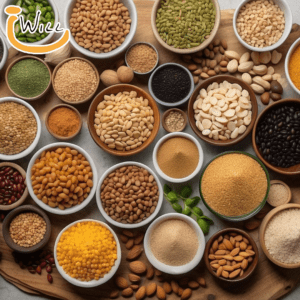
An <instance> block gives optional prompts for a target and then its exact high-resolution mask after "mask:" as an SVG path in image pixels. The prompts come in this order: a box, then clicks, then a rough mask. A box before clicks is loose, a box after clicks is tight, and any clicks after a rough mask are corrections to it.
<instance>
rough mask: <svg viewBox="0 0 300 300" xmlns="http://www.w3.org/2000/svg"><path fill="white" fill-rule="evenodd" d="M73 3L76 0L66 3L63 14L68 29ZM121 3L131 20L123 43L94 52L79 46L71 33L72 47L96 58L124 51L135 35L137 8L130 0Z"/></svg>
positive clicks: (107, 56)
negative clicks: (102, 51)
mask: <svg viewBox="0 0 300 300" xmlns="http://www.w3.org/2000/svg"><path fill="white" fill-rule="evenodd" d="M75 3H76V0H69V2H68V4H67V6H66V10H65V15H64V26H65V28H67V29H70V18H71V14H72V10H73V8H74V5H75ZM121 3H123V4H124V5H125V6H126V7H127V8H128V11H129V14H130V18H131V21H132V22H131V26H130V32H129V34H128V35H127V36H126V38H125V41H124V42H123V44H122V45H121V46H120V47H118V48H116V49H114V50H112V51H110V52H108V53H95V52H92V51H90V50H88V49H85V48H83V47H81V46H79V45H78V44H77V43H76V41H75V39H74V37H73V36H72V34H71V35H70V42H71V44H72V45H73V47H74V48H75V49H76V50H77V51H79V52H80V53H82V54H84V55H86V56H88V57H91V58H96V59H107V58H112V57H114V56H117V55H118V54H120V53H122V52H123V51H125V50H126V49H127V47H128V46H129V44H130V43H131V41H132V39H133V37H134V35H135V32H136V28H137V21H138V18H137V10H136V7H135V4H134V2H133V1H132V0H121Z"/></svg>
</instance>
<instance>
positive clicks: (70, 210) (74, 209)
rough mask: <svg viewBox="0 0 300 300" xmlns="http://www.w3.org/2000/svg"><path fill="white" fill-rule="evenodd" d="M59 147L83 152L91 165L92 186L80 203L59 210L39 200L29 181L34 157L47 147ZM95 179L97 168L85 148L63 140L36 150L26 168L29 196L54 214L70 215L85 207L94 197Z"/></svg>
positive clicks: (47, 148)
mask: <svg viewBox="0 0 300 300" xmlns="http://www.w3.org/2000/svg"><path fill="white" fill-rule="evenodd" d="M59 147H70V148H71V149H75V150H77V151H78V152H79V153H81V154H83V155H84V156H85V158H86V159H87V160H88V162H89V163H90V166H91V168H92V172H93V188H92V189H91V191H90V194H89V196H88V197H87V198H86V199H85V200H84V201H83V202H82V203H81V204H79V205H76V206H72V207H70V208H66V209H64V210H61V209H59V208H58V207H55V208H52V207H50V206H49V205H47V204H45V203H44V202H43V201H42V200H39V199H38V198H37V197H36V195H35V194H34V192H33V188H32V182H31V169H32V167H33V165H34V162H35V161H36V159H37V158H39V157H40V156H41V154H42V152H43V151H46V150H49V149H57V148H59ZM97 181H98V177H97V169H96V166H95V164H94V162H93V160H92V158H91V156H90V155H89V154H88V153H87V152H86V151H85V150H83V149H82V148H81V147H79V146H77V145H75V144H70V143H63V142H61V143H53V144H49V145H47V146H45V147H43V148H41V149H40V150H39V151H38V152H36V153H35V154H34V155H33V157H32V158H31V160H30V162H29V165H28V168H27V187H28V191H29V194H30V196H31V197H32V199H33V200H34V202H35V203H36V204H37V205H38V206H40V207H41V208H42V209H44V210H46V211H48V212H50V213H52V214H56V215H70V214H73V213H76V212H78V211H80V210H82V209H83V208H84V207H86V206H87V205H88V204H89V203H90V202H91V200H92V199H93V197H94V194H95V191H96V184H97Z"/></svg>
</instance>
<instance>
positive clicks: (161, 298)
mask: <svg viewBox="0 0 300 300" xmlns="http://www.w3.org/2000/svg"><path fill="white" fill-rule="evenodd" d="M156 297H157V298H158V299H159V300H164V299H166V292H165V290H164V289H163V288H162V287H161V286H160V285H158V286H157V289H156Z"/></svg>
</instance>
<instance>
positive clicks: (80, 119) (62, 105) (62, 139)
mask: <svg viewBox="0 0 300 300" xmlns="http://www.w3.org/2000/svg"><path fill="white" fill-rule="evenodd" d="M59 107H66V108H69V109H72V110H73V111H74V112H75V113H76V114H77V116H78V118H79V122H80V124H79V127H78V130H77V131H76V132H75V133H74V134H72V135H70V136H60V135H57V134H56V133H54V132H53V131H52V130H51V129H50V127H49V125H48V119H49V116H50V114H51V113H52V112H53V111H54V110H55V109H57V108H59ZM45 120H46V121H45V124H46V127H47V129H48V131H49V133H50V134H51V135H52V136H54V137H55V138H56V139H58V140H61V141H68V140H71V139H72V138H74V137H75V136H76V135H77V134H78V133H79V132H80V130H81V127H82V116H81V114H80V112H79V111H78V110H77V109H76V108H75V107H73V106H71V105H68V104H58V105H56V106H54V107H52V108H51V109H50V110H49V111H48V113H47V115H46V119H45Z"/></svg>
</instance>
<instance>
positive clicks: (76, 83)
mask: <svg viewBox="0 0 300 300" xmlns="http://www.w3.org/2000/svg"><path fill="white" fill-rule="evenodd" d="M96 88H97V77H96V73H95V71H94V69H93V68H92V67H91V66H90V65H89V64H88V63H87V62H85V61H82V60H79V59H73V60H70V61H68V62H66V63H64V64H63V65H62V66H61V67H60V68H59V69H58V70H57V72H56V75H55V78H54V89H55V92H56V93H57V95H58V96H59V97H60V98H62V99H64V100H67V101H71V102H78V101H82V100H84V99H86V98H87V97H88V96H90V95H91V94H92V93H94V92H95V89H96Z"/></svg>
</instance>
